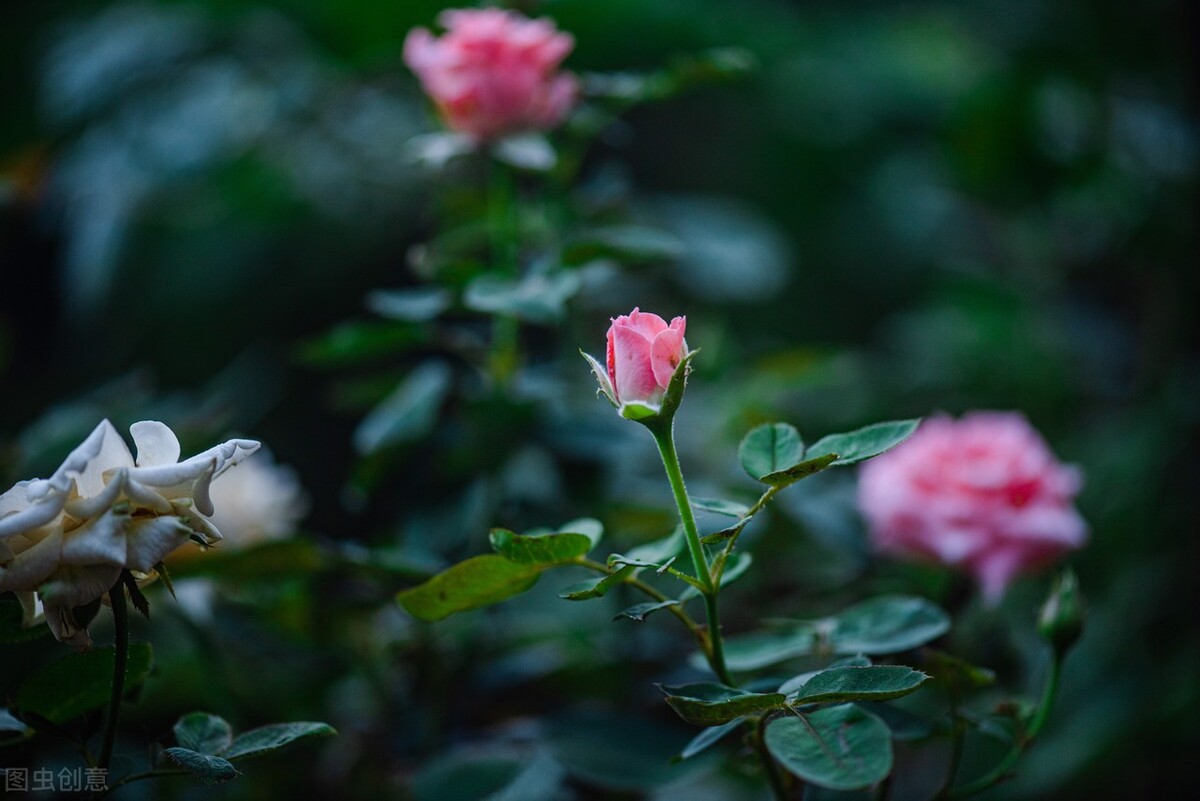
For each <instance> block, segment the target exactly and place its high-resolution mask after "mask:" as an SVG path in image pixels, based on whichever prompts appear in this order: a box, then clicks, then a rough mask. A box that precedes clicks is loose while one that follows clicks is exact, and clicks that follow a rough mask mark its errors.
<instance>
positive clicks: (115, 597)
mask: <svg viewBox="0 0 1200 801" xmlns="http://www.w3.org/2000/svg"><path fill="white" fill-rule="evenodd" d="M108 599H109V602H110V603H112V612H113V625H114V626H115V628H116V651H115V653H114V654H113V678H112V692H111V693H110V694H109V696H108V714H107V716H106V717H105V719H104V738H103V739H102V740H101V741H100V759H99V761H98V763H97V767H99V768H100V769H101V770H103V771H105V772H107V771H108V767H109V763H110V762H112V751H113V741H114V738H115V737H116V733H117V719H118V718H119V717H120V716H121V699H122V698H123V697H124V695H125V665H126V663H127V662H128V660H129V610H128V609H127V608H126V606H125V582H124V578H122V579H121V580H119V581H117V583H116V584H115V585H113V587H112V589H110V590H109V591H108Z"/></svg>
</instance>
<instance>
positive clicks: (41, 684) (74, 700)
mask: <svg viewBox="0 0 1200 801" xmlns="http://www.w3.org/2000/svg"><path fill="white" fill-rule="evenodd" d="M153 653H154V652H153V650H152V649H151V648H150V643H147V642H135V643H130V645H129V660H128V662H127V663H126V668H125V691H126V692H129V691H132V690H133V689H135V688H136V687H138V686H139V685H140V684H141V683H142V682H143V681H145V680H146V676H148V675H149V674H150V665H151V663H152V662H153V661H154V655H153ZM114 655H115V650H114V649H113V648H111V647H110V648H93V649H92V650H90V651H85V652H83V653H77V654H71V655H69V656H66V657H63V658H62V659H59V660H58V661H57V662H51V663H50V664H49V665H46V666H45V667H43V668H41V669H39V670H36V671H34V672H33V673H31V674H30V675H29V678H27V679H26V680H25V682H24V683H23V684H22V685H21V688H20V689H19V690H17V697H16V699H15V703H14V704H13V705H14V706H15V707H16V708H17V709H20V710H21V711H22V712H32V713H34V714H36V715H40V716H41V717H43V718H45V719H46V720H48V721H50V722H51V723H64V722H66V721H68V720H71V719H72V718H76V717H79V716H80V715H82V714H83V713H84V712H87V711H89V710H92V709H96V708H97V707H101V706H104V705H105V704H106V703H108V696H109V691H110V689H111V682H112V675H113V662H114V659H115V656H114Z"/></svg>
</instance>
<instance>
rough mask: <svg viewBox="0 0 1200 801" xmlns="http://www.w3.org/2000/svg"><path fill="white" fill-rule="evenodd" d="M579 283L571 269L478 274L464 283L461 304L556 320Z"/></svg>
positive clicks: (533, 319)
mask: <svg viewBox="0 0 1200 801" xmlns="http://www.w3.org/2000/svg"><path fill="white" fill-rule="evenodd" d="M581 286H582V281H581V279H580V277H579V275H578V274H577V273H575V272H573V271H559V272H555V273H550V274H548V275H542V274H534V275H528V276H525V277H524V278H520V279H517V278H509V277H506V276H502V275H494V274H488V275H481V276H479V277H478V278H476V279H475V280H474V281H472V282H471V283H470V284H468V285H467V289H466V292H464V293H463V304H464V305H465V306H466V307H467V308H468V309H474V310H475V311H480V312H487V313H489V314H511V315H513V316H514V317H520V318H521V319H523V320H528V321H530V322H533V323H543V324H550V323H556V322H558V321H559V320H561V319H562V318H563V316H564V315H565V314H566V311H567V301H569V300H570V299H571V298H572V297H574V296H575V293H576V292H578V291H579V289H580V287H581Z"/></svg>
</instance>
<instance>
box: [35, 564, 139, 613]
mask: <svg viewBox="0 0 1200 801" xmlns="http://www.w3.org/2000/svg"><path fill="white" fill-rule="evenodd" d="M120 577H121V568H120V567H116V566H113V565H89V566H87V567H81V566H78V565H65V566H63V567H61V568H59V569H58V570H56V571H54V575H52V576H51V577H50V578H49V579H47V580H46V581H45V582H43V583H42V586H41V587H38V594H39V595H41V596H42V604H44V605H45V607H46V615H47V617H49V610H50V606H51V605H52V604H54V605H62V606H83V605H84V604H89V603H91V602H92V601H94V600H96V599H97V598H100V597H101V596H103V595H104V593H106V592H108V591H109V590H110V589H111V588H112V586H113V585H114V584H116V583H117V579H119V578H120ZM51 628H53V627H51Z"/></svg>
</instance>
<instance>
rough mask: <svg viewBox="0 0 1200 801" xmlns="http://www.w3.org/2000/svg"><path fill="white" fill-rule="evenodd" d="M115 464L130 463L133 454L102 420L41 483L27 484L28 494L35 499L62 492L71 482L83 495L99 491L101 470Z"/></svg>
mask: <svg viewBox="0 0 1200 801" xmlns="http://www.w3.org/2000/svg"><path fill="white" fill-rule="evenodd" d="M115 467H133V456H132V455H131V454H130V453H129V447H128V446H127V445H126V444H125V440H123V439H121V435H120V434H118V433H117V429H115V428H113V424H112V423H110V422H108V420H102V421H101V422H100V425H98V426H96V428H95V429H94V430H93V431H92V433H91V434H89V435H88V437H87V439H85V440H84V441H83V444H81V445H80V446H79V447H78V448H76V449H75V450H73V451H71V453H70V455H68V456H67V458H66V460H65V461H64V462H63V463H62V466H60V467H59V468H58V469H57V470H55V471H54V475H52V476H50V478H48V479H47V480H46V482H45V484H44V485H43V486H40V487H38V488H36V489H35V488H33V487H31V488H30V493H29V497H30V499H31V500H36V499H37V498H39V497H44V496H49V495H51V494H54V493H66V492H68V491H70V489H71V484H72V483H74V484H75V485H76V487H77V488H78V490H79V494H80V495H82V496H84V497H85V498H86V497H91V496H92V495H99V494H100V493H101V492H103V491H104V471H105V470H110V469H112V468H115Z"/></svg>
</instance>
